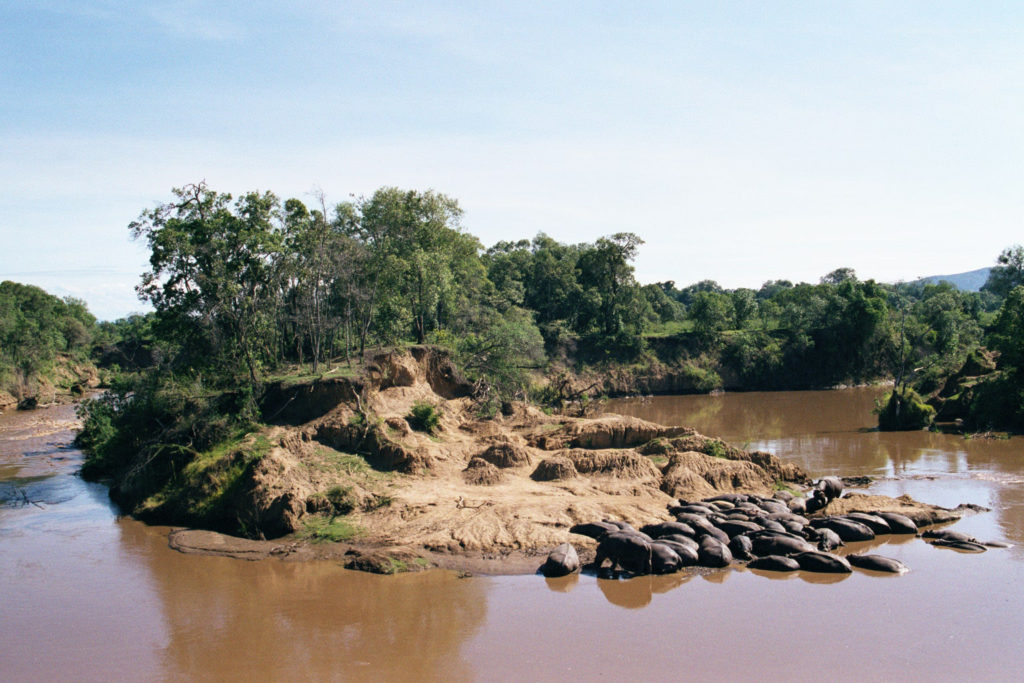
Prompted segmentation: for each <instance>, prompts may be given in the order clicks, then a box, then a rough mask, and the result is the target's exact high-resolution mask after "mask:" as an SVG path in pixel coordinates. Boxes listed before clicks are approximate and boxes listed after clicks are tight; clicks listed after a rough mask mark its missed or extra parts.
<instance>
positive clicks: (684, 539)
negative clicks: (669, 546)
mask: <svg viewBox="0 0 1024 683" xmlns="http://www.w3.org/2000/svg"><path fill="white" fill-rule="evenodd" d="M657 541H658V542H659V543H660V542H662V541H672V542H673V543H677V544H679V545H685V546H687V547H690V548H693V551H694V552H697V548H699V547H700V545H698V544H697V541H695V540H693V538H691V537H690V536H684V535H683V534H668V535H666V536H659V537H658V538H657Z"/></svg>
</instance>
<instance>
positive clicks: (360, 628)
mask: <svg viewBox="0 0 1024 683" xmlns="http://www.w3.org/2000/svg"><path fill="white" fill-rule="evenodd" d="M122 526H123V542H124V544H125V547H126V549H127V550H128V551H129V552H132V553H133V554H135V555H136V556H137V557H139V558H140V560H141V561H142V562H143V563H144V564H145V565H146V566H147V567H148V569H149V575H150V576H151V577H152V581H153V585H154V587H155V589H156V592H157V594H158V595H159V598H160V602H161V605H162V610H163V617H164V621H165V624H166V629H167V633H168V637H169V642H168V644H167V647H166V649H165V656H164V662H163V669H164V672H165V674H166V675H168V676H170V677H172V678H181V679H192V678H196V677H197V676H202V677H208V678H211V679H223V678H238V677H241V676H243V675H248V676H251V677H252V678H254V679H263V680H267V679H272V680H288V679H293V678H295V677H296V676H298V677H301V678H304V679H311V680H329V679H334V678H339V677H342V678H349V677H357V678H358V677H363V676H370V675H371V673H372V676H373V677H374V678H378V679H380V680H411V679H437V680H439V679H446V680H465V679H469V678H471V675H470V673H471V672H470V671H469V669H468V668H467V667H466V665H465V663H464V662H463V661H462V660H461V658H460V657H459V648H460V646H461V644H462V643H463V641H464V640H465V639H466V638H468V637H470V636H472V635H473V633H474V632H475V631H476V630H477V628H478V627H479V626H480V624H481V623H482V622H483V620H484V619H485V618H486V615H487V594H486V592H485V590H484V584H482V583H480V582H467V581H465V580H460V579H458V578H457V577H456V576H455V575H454V574H452V573H450V572H441V571H436V572H424V573H419V574H406V575H401V576H376V575H371V574H365V573H360V572H351V571H347V570H344V569H342V568H341V567H340V566H338V565H336V564H333V563H329V562H306V563H287V562H278V561H268V562H252V563H250V562H240V561H237V560H231V559H228V558H217V557H197V556H187V555H181V554H178V553H175V552H173V551H169V550H168V549H167V547H166V542H165V540H164V539H163V535H162V534H154V533H152V530H151V529H147V528H145V527H142V526H141V525H139V524H136V523H134V522H126V523H124V524H123V525H122ZM226 652H231V653H234V654H233V656H231V657H225V653H226Z"/></svg>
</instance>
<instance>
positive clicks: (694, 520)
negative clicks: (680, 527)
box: [673, 512, 712, 533]
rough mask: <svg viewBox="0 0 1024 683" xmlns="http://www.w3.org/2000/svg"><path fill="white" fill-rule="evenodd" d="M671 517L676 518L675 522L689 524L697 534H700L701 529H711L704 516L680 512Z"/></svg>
mask: <svg viewBox="0 0 1024 683" xmlns="http://www.w3.org/2000/svg"><path fill="white" fill-rule="evenodd" d="M673 517H675V518H676V521H677V522H682V523H683V524H689V525H690V526H691V527H693V530H694V531H696V532H697V533H700V531H701V529H709V528H711V527H712V524H711V522H709V521H708V519H707V517H705V516H704V515H695V514H693V513H692V512H680V513H677V514H673Z"/></svg>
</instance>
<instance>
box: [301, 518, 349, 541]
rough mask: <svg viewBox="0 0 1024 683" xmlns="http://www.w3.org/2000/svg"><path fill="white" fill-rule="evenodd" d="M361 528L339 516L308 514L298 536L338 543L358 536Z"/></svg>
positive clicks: (309, 539) (305, 538)
mask: <svg viewBox="0 0 1024 683" xmlns="http://www.w3.org/2000/svg"><path fill="white" fill-rule="evenodd" d="M361 533H362V530H361V529H360V528H359V527H358V526H356V525H355V524H352V523H351V522H349V521H348V520H346V519H343V518H341V517H326V516H323V515H310V516H307V517H306V518H305V521H304V522H303V525H302V529H301V530H300V531H299V533H298V536H299V538H301V539H303V540H306V541H310V542H312V543H340V542H342V541H350V540H352V539H353V538H356V537H358V536H359V535H360V534H361Z"/></svg>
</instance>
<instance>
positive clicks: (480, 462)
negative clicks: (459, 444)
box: [462, 458, 505, 486]
mask: <svg viewBox="0 0 1024 683" xmlns="http://www.w3.org/2000/svg"><path fill="white" fill-rule="evenodd" d="M462 478H463V479H465V480H466V483H467V484H474V485H476V486H493V485H494V484H500V483H501V482H502V480H503V479H504V478H505V477H504V476H503V475H502V473H501V470H499V469H498V468H497V467H495V466H494V465H493V464H492V463H490V462H487V461H486V460H484V459H483V458H473V459H472V460H470V461H469V464H468V465H466V469H464V470H463V471H462Z"/></svg>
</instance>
